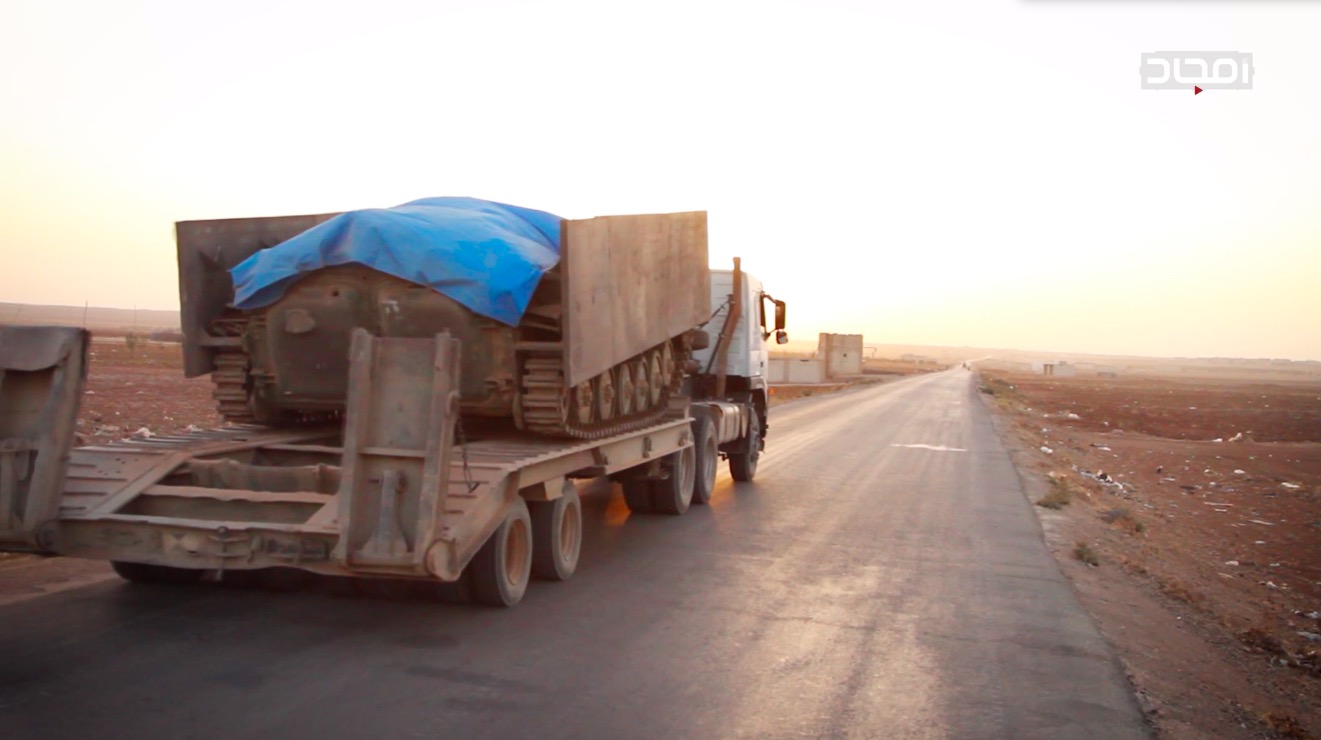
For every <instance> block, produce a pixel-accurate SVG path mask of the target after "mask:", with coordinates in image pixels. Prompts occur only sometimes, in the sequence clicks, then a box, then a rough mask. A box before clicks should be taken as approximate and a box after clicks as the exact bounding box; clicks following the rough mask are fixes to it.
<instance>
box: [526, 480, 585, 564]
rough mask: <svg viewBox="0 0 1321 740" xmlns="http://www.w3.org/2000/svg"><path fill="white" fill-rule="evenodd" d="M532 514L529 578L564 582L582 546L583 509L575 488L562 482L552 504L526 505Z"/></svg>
mask: <svg viewBox="0 0 1321 740" xmlns="http://www.w3.org/2000/svg"><path fill="white" fill-rule="evenodd" d="M528 510H529V511H530V512H531V514H532V575H534V576H536V577H537V578H540V579H542V580H544V581H567V580H569V578H570V577H572V576H573V572H574V571H575V570H577V569H578V553H579V552H580V551H581V549H582V544H583V508H582V502H581V501H580V500H579V499H578V487H577V486H575V485H574V484H573V481H568V480H566V481H564V491H563V493H561V494H560V497H559V498H557V499H555V500H554V501H532V502H529V503H528Z"/></svg>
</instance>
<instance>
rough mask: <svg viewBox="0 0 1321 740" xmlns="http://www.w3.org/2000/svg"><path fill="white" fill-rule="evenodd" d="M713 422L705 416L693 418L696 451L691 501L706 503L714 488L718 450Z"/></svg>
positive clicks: (718, 457)
mask: <svg viewBox="0 0 1321 740" xmlns="http://www.w3.org/2000/svg"><path fill="white" fill-rule="evenodd" d="M715 432H716V430H715V424H712V423H711V419H710V418H708V417H706V416H699V417H697V418H695V419H693V450H695V451H696V455H697V460H696V471H697V473H696V476H695V478H696V480H695V482H694V484H693V503H695V504H699V505H706V504H707V503H709V502H710V501H711V493H712V492H713V491H715V488H716V464H717V463H719V462H720V451H719V450H718V449H717V448H716V434H715Z"/></svg>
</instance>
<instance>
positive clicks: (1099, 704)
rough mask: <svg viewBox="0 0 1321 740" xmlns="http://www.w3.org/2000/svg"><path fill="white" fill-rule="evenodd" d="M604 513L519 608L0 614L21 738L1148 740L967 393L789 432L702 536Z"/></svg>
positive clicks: (1, 695)
mask: <svg viewBox="0 0 1321 740" xmlns="http://www.w3.org/2000/svg"><path fill="white" fill-rule="evenodd" d="M909 445H919V446H909ZM921 445H925V447H924V446H921ZM933 448H935V449H933ZM584 515H585V517H586V519H587V521H586V533H585V543H584V549H583V560H582V563H581V564H580V567H579V571H578V574H577V575H576V576H575V577H574V579H573V580H571V581H569V582H567V583H557V584H547V583H534V584H533V586H532V588H531V589H530V591H529V593H528V595H527V597H526V599H525V600H524V601H523V603H522V604H521V605H519V606H518V607H517V608H515V609H512V610H492V609H484V608H479V607H471V606H466V605H462V604H456V603H445V602H443V601H435V600H427V599H422V598H416V597H414V598H364V597H362V596H360V595H356V596H355V595H351V594H350V593H342V591H345V590H344V589H340V588H337V587H335V586H334V585H327V584H323V585H321V586H319V587H317V588H314V589H311V590H303V591H299V592H294V593H269V592H262V591H247V590H239V589H235V588H227V587H221V586H218V585H210V586H207V585H203V586H197V587H167V586H138V585H130V584H127V583H124V582H121V581H118V580H103V581H100V582H93V583H91V585H76V584H75V585H74V586H73V587H70V588H67V589H65V590H62V591H59V592H57V593H51V594H48V595H43V596H39V597H36V598H27V599H24V600H18V601H11V602H10V603H7V604H4V605H0V737H5V738H41V737H57V738H65V737H106V738H109V737H134V738H140V737H179V738H183V737H216V738H248V737H262V738H265V737H285V738H302V737H312V736H321V737H336V738H338V737H410V736H418V737H447V738H448V737H454V738H460V737H461V738H479V737H496V738H505V737H538V738H553V737H579V738H633V737H638V738H708V737H709V738H723V737H755V738H763V737H775V738H778V737H798V736H803V737H863V738H881V737H957V738H964V737H988V738H990V737H994V738H1000V737H1004V738H1025V737H1056V738H1077V737H1089V738H1099V737H1143V736H1145V735H1146V734H1147V733H1146V729H1145V726H1144V724H1143V721H1142V718H1141V715H1140V712H1139V710H1138V708H1137V705H1136V703H1135V701H1134V700H1133V698H1132V696H1131V692H1130V691H1129V689H1128V687H1127V685H1126V683H1125V681H1124V679H1123V677H1122V675H1121V672H1120V671H1119V669H1118V668H1117V664H1116V660H1115V658H1114V656H1113V654H1112V653H1111V651H1110V649H1109V648H1108V647H1107V645H1106V644H1105V642H1104V641H1103V640H1102V639H1101V637H1100V636H1099V634H1098V632H1097V630H1096V628H1095V627H1094V626H1093V624H1092V623H1091V621H1090V620H1089V618H1088V617H1087V616H1086V615H1085V613H1084V612H1083V611H1082V609H1081V607H1080V606H1079V605H1078V602H1077V600H1076V598H1075V597H1074V595H1073V593H1072V591H1071V590H1070V587H1069V585H1068V583H1067V581H1066V580H1065V579H1064V577H1063V576H1062V575H1061V574H1060V572H1059V570H1058V568H1057V566H1056V564H1055V563H1054V561H1053V560H1052V559H1051V557H1050V555H1049V553H1048V552H1047V550H1046V547H1045V545H1044V544H1043V541H1042V536H1041V531H1040V528H1039V526H1038V524H1037V521H1036V518H1035V516H1034V514H1033V512H1032V510H1031V504H1030V503H1029V502H1028V500H1027V499H1026V497H1025V496H1024V494H1023V492H1022V488H1021V486H1020V483H1019V480H1018V477H1017V475H1016V473H1015V471H1014V469H1013V467H1012V465H1011V464H1010V462H1009V459H1008V457H1007V455H1006V453H1005V451H1004V449H1003V447H1002V445H1001V443H1000V442H999V440H998V439H997V438H996V436H995V433H994V431H993V430H992V428H991V424H990V420H989V418H988V415H987V412H986V411H985V409H984V408H983V407H982V405H981V403H980V402H979V400H978V399H977V397H976V389H975V387H974V384H973V382H972V380H971V374H970V373H967V372H964V371H961V370H957V369H956V370H951V371H948V372H944V373H940V374H937V375H931V376H925V377H919V378H912V379H907V380H903V381H899V382H896V383H892V384H886V385H882V386H871V387H867V388H862V389H859V390H855V391H851V392H847V393H843V394H839V395H834V396H826V397H817V398H808V399H803V400H801V401H796V402H792V403H789V404H785V405H783V406H780V407H777V408H775V409H774V410H773V412H772V429H771V435H770V439H769V453H768V454H767V455H766V456H765V457H764V458H763V459H762V463H761V467H760V470H759V471H758V475H757V480H756V482H755V483H751V484H743V485H739V486H735V485H734V484H733V483H732V482H731V481H730V479H729V477H728V474H727V473H726V472H724V469H723V467H722V473H721V476H720V480H719V481H718V484H717V492H716V494H715V499H714V500H713V502H712V505H711V506H710V507H694V509H693V510H692V511H690V512H689V513H688V514H687V515H686V516H683V517H679V518H673V517H659V516H647V517H638V516H630V515H629V514H628V511H627V509H626V508H625V507H624V505H623V501H622V499H621V496H620V495H619V493H618V492H612V491H610V490H609V488H608V487H607V486H602V485H597V486H595V487H594V488H593V489H591V490H590V491H589V492H588V494H587V495H586V496H585V497H584ZM60 562H61V561H49V562H48V563H41V564H38V565H36V566H31V567H34V568H42V567H52V568H53V567H57V565H56V564H58V563H60ZM70 562H71V561H63V563H64V564H63V565H60V566H58V567H64V568H68V567H69V565H68V564H69V563H70ZM82 567H85V568H87V569H89V570H88V572H89V573H92V574H94V575H95V574H97V573H100V572H103V571H104V566H103V565H101V564H95V563H89V564H86V565H85V566H82ZM96 569H101V570H96ZM5 577H6V571H0V579H3V578H5ZM92 580H95V578H94V577H92Z"/></svg>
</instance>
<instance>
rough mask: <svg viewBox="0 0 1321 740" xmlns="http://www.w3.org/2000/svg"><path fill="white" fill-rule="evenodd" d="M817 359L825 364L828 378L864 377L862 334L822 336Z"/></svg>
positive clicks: (818, 343)
mask: <svg viewBox="0 0 1321 740" xmlns="http://www.w3.org/2000/svg"><path fill="white" fill-rule="evenodd" d="M816 357H817V359H819V360H822V361H823V362H824V363H825V376H826V378H836V377H839V376H841V375H862V335H861V334H824V333H823V334H821V335H820V337H819V338H818V339H817V345H816Z"/></svg>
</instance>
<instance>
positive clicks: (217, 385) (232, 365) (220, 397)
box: [211, 348, 258, 424]
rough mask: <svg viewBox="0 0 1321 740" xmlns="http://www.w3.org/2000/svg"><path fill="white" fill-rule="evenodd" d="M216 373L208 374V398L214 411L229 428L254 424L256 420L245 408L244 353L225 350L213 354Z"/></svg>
mask: <svg viewBox="0 0 1321 740" xmlns="http://www.w3.org/2000/svg"><path fill="white" fill-rule="evenodd" d="M215 363H216V369H215V370H213V371H212V372H211V397H212V398H214V399H216V410H217V411H219V412H220V416H221V417H222V418H223V419H224V420H225V421H227V422H230V423H231V424H256V423H258V422H257V417H256V416H255V415H254V414H253V413H252V407H251V406H249V405H248V353H246V352H244V351H243V350H241V349H238V350H236V349H230V348H225V349H222V350H220V351H219V352H216V356H215Z"/></svg>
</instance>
